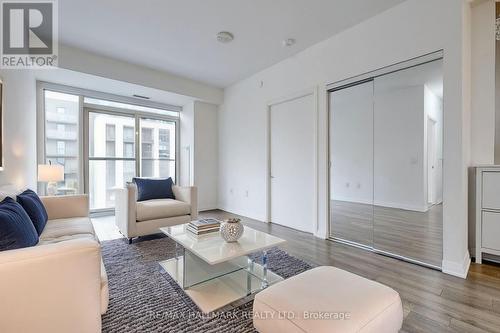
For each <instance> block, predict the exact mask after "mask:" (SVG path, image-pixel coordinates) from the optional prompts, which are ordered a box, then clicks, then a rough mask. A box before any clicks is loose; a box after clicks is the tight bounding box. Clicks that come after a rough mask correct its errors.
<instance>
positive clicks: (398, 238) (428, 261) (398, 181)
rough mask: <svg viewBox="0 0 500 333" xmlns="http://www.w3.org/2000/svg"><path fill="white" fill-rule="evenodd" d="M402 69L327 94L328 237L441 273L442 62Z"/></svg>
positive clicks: (379, 74)
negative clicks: (328, 154)
mask: <svg viewBox="0 0 500 333" xmlns="http://www.w3.org/2000/svg"><path fill="white" fill-rule="evenodd" d="M434 59H435V58H434ZM401 68H404V66H403V65H402V66H401V67H399V68H398V69H395V70H387V71H386V72H384V73H380V72H378V73H374V75H373V77H371V78H369V79H367V80H366V79H365V80H364V81H362V82H359V83H354V84H350V85H348V86H341V87H339V88H333V89H332V90H331V91H330V110H329V116H330V131H329V136H330V237H332V238H334V239H336V240H341V241H347V242H349V243H355V244H356V245H363V246H365V247H368V248H370V249H372V250H374V251H375V252H380V253H385V254H389V255H394V256H397V257H400V258H403V259H406V260H409V261H413V262H417V263H421V264H425V265H427V266H432V267H435V268H439V267H441V262H442V238H443V122H444V117H443V61H442V59H439V60H433V61H428V62H425V63H424V64H419V65H416V64H415V63H413V64H411V65H408V66H406V68H404V69H401Z"/></svg>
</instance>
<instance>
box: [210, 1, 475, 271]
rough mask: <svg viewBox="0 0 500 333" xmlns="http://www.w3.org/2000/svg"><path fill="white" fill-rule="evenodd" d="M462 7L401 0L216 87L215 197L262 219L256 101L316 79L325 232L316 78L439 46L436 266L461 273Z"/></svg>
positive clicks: (318, 83)
mask: <svg viewBox="0 0 500 333" xmlns="http://www.w3.org/2000/svg"><path fill="white" fill-rule="evenodd" d="M469 15H470V10H469V7H468V5H465V3H464V1H461V0H460V1H459V0H440V1H434V0H408V1H406V2H404V3H402V4H401V5H399V6H396V7H394V8H392V9H389V10H387V11H386V12H384V13H381V14H380V15H378V16H376V17H373V18H371V19H369V20H367V21H365V22H363V23H361V24H359V25H357V26H355V27H353V28H351V29H348V30H346V31H344V32H342V33H340V34H338V35H335V36H333V37H331V38H330V39H328V40H325V41H323V42H321V43H319V44H316V45H314V46H312V47H310V48H308V49H306V50H304V51H302V52H300V53H299V54H297V55H295V56H293V57H291V58H288V59H286V60H284V61H282V62H280V63H278V64H276V65H274V66H272V67H270V68H268V69H266V70H264V71H261V72H259V73H257V74H255V75H253V76H251V77H250V78H247V79H245V80H242V81H240V82H238V83H236V84H234V85H232V86H230V87H228V88H226V89H225V95H224V104H223V105H222V106H221V107H220V110H219V128H220V132H219V135H220V136H219V156H220V159H219V165H220V167H219V205H220V207H221V208H223V209H226V210H229V211H233V212H236V213H240V214H243V215H247V216H249V217H253V218H256V219H259V220H264V219H265V216H266V202H267V198H266V195H265V193H266V191H265V189H266V177H267V174H266V154H267V153H266V149H265V143H266V126H265V124H266V121H267V120H266V106H267V104H268V102H269V101H270V100H273V99H276V98H280V97H283V96H288V95H290V94H292V93H293V92H296V91H302V90H304V89H308V88H310V87H319V99H318V102H319V121H318V129H319V131H318V143H319V156H318V166H319V170H318V172H319V181H318V183H319V192H318V198H319V203H318V209H319V210H318V217H319V221H318V222H319V223H318V226H319V227H318V229H317V230H315V231H314V233H315V234H316V235H318V236H321V237H326V236H327V221H328V202H327V200H328V199H327V198H328V185H327V184H328V161H327V157H328V154H327V152H328V146H327V143H328V140H327V95H326V91H325V85H326V84H328V83H331V82H336V81H339V80H343V79H346V78H349V77H352V76H356V75H359V74H362V73H365V72H369V71H372V70H375V69H378V68H381V67H384V66H388V65H391V64H394V63H397V62H400V61H405V60H407V59H410V58H413V57H416V56H420V55H423V54H427V53H430V52H434V51H437V50H441V49H442V50H444V57H445V60H444V78H445V79H444V80H445V82H444V101H445V109H444V114H445V117H446V118H445V148H444V150H445V153H444V159H445V161H444V163H445V166H444V170H445V171H444V226H443V229H444V237H443V243H444V249H443V258H444V259H443V270H444V271H445V272H448V273H451V274H455V275H458V276H464V275H465V271H466V270H467V268H468V265H469V263H470V260H469V255H468V250H467V204H466V203H467V176H466V171H467V166H468V165H469V161H470V130H469V126H470V115H469V109H470V88H469V84H468V81H467V80H468V79H469V76H470V55H469V52H470V51H468V50H470V44H469V43H470V36H468V34H469V33H470V22H469V20H468V17H469ZM423 22H425V24H422V23H423ZM261 81H262V82H263V85H262V87H261V84H260V82H261ZM222 138H224V139H222ZM245 188H248V189H249V193H250V195H249V196H248V197H245V196H244V195H243V194H244V193H243V189H245ZM231 189H232V190H233V191H232V193H231Z"/></svg>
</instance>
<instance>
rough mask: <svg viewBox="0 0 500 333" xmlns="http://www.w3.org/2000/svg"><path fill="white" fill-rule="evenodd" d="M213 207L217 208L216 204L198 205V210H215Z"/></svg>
mask: <svg viewBox="0 0 500 333" xmlns="http://www.w3.org/2000/svg"><path fill="white" fill-rule="evenodd" d="M215 209H219V208H217V206H206V207H198V211H199V212H204V211H207V210H215Z"/></svg>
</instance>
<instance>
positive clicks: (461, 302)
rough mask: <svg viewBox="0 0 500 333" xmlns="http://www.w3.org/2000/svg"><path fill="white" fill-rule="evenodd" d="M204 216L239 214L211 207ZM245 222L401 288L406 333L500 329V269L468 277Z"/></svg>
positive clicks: (289, 246)
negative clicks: (211, 209) (454, 275)
mask: <svg viewBox="0 0 500 333" xmlns="http://www.w3.org/2000/svg"><path fill="white" fill-rule="evenodd" d="M200 215H201V216H203V217H216V218H219V219H225V218H228V217H235V216H236V215H234V214H230V213H226V212H223V211H208V212H203V213H201V214H200ZM238 217H240V218H241V219H242V221H243V223H244V224H245V225H248V226H250V227H252V228H254V229H258V230H261V231H265V232H268V233H270V234H273V235H276V236H278V237H281V238H283V239H286V240H287V243H286V244H285V245H284V246H282V248H283V249H284V250H286V251H287V252H288V253H289V254H290V255H293V256H295V257H297V258H300V259H303V260H305V261H307V262H310V263H313V264H316V265H331V266H335V267H338V268H341V269H344V270H347V271H349V272H352V273H355V274H358V275H361V276H364V277H366V278H369V279H371V280H375V281H378V282H380V283H383V284H385V285H388V286H390V287H392V288H394V289H395V290H397V291H398V292H399V293H400V295H401V298H402V300H403V307H404V314H405V318H404V324H403V329H402V332H426V333H427V332H467V333H469V332H471V333H472V332H500V267H499V266H495V265H487V264H483V265H476V264H472V266H471V269H470V271H469V275H468V276H467V279H466V280H464V279H460V278H456V277H453V276H450V275H447V274H443V273H441V272H439V271H435V270H432V269H428V268H424V267H421V266H417V265H413V264H410V263H406V262H403V261H400V260H397V259H393V258H390V257H385V256H382V255H379V254H374V253H371V252H368V251H364V250H361V249H358V248H354V247H350V246H347V245H343V244H339V243H335V242H332V241H329V240H322V239H319V238H316V237H314V236H312V235H310V234H307V233H303V232H299V231H296V230H292V229H289V228H286V227H283V226H280V225H276V224H267V223H263V222H259V221H255V220H252V219H249V218H245V217H242V216H238Z"/></svg>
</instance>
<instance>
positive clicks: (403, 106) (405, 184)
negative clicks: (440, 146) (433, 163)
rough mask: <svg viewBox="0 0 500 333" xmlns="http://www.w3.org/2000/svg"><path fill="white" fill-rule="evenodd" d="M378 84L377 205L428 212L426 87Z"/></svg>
mask: <svg viewBox="0 0 500 333" xmlns="http://www.w3.org/2000/svg"><path fill="white" fill-rule="evenodd" d="M393 80H394V79H393V78H392V77H391V76H388V77H380V78H377V79H376V81H375V125H374V128H375V136H374V147H375V148H374V175H375V176H374V179H375V180H374V190H373V193H374V195H373V199H374V204H375V205H377V206H383V207H394V208H401V209H408V210H415V211H421V212H425V211H426V210H427V196H426V191H427V187H426V186H425V185H426V184H425V177H424V175H425V171H424V170H425V168H426V167H427V165H426V163H425V159H424V156H425V151H424V141H425V139H424V138H425V136H424V119H425V111H424V87H423V86H413V87H399V86H398V87H391V88H389V89H388V88H387V87H386V84H392V81H393Z"/></svg>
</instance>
